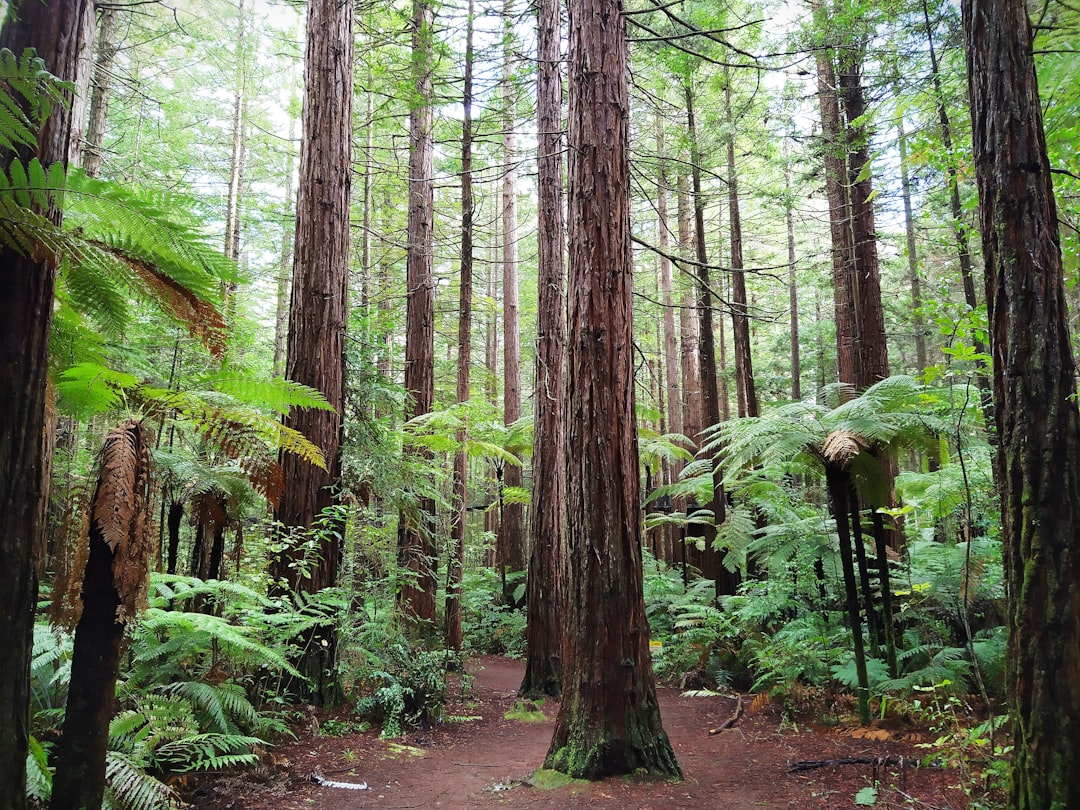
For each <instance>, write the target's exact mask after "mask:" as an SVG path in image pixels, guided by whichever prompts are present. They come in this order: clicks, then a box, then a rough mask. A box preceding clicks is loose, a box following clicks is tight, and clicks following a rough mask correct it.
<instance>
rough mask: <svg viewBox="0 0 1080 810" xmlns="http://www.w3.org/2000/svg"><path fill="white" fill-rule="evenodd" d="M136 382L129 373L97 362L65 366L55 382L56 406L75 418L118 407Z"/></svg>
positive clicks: (87, 416)
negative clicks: (57, 398) (57, 399)
mask: <svg viewBox="0 0 1080 810" xmlns="http://www.w3.org/2000/svg"><path fill="white" fill-rule="evenodd" d="M138 384H139V380H138V379H137V378H135V377H133V376H132V375H130V374H124V373H123V372H120V371H116V370H115V369H112V368H109V367H107V366H101V365H98V364H96V363H78V364H76V365H74V366H71V367H70V368H68V369H66V370H65V371H64V372H63V373H61V374H60V376H59V378H58V379H57V381H56V392H57V395H58V396H59V402H58V406H59V408H60V410H61V411H63V412H64V413H67V414H70V415H71V416H74V417H76V418H77V419H88V418H89V417H91V416H95V415H97V414H101V413H106V412H108V411H110V410H115V409H118V408H119V407H120V405H121V403H122V402H123V401H124V398H125V393H126V392H127V391H129V390H131V389H133V388H135V387H136V386H137V385H138Z"/></svg>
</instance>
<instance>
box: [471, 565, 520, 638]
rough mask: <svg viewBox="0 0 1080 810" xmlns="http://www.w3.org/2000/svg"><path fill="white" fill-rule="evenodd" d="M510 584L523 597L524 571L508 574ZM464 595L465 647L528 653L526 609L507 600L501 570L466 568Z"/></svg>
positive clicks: (517, 594) (518, 597)
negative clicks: (516, 606)
mask: <svg viewBox="0 0 1080 810" xmlns="http://www.w3.org/2000/svg"><path fill="white" fill-rule="evenodd" d="M515 578H516V580H517V582H516V583H515ZM507 584H508V586H509V587H511V588H512V589H513V592H514V598H515V600H520V598H521V592H522V591H523V590H524V586H525V582H524V574H522V573H520V572H519V573H516V574H510V575H507ZM460 598H461V633H462V643H463V645H464V647H465V649H467V650H469V651H470V652H473V653H480V654H483V655H506V656H509V657H510V658H520V657H521V656H522V655H524V654H525V622H526V617H525V613H524V611H522V610H518V609H516V608H514V607H513V606H511V605H507V604H505V602H504V601H503V590H502V582H501V580H500V578H499V575H498V574H496V573H495V572H494V571H492V570H491V569H490V568H479V569H474V570H470V571H466V572H464V575H463V577H462V590H461V596H460Z"/></svg>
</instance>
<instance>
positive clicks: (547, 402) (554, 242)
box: [521, 0, 566, 697]
mask: <svg viewBox="0 0 1080 810" xmlns="http://www.w3.org/2000/svg"><path fill="white" fill-rule="evenodd" d="M561 7H562V4H561V2H560V0H541V1H540V6H539V10H538V19H537V28H536V39H537V55H538V60H539V65H538V72H537V82H536V83H537V87H536V119H537V130H538V132H539V136H538V152H537V170H538V174H539V180H538V186H539V188H538V192H539V201H538V205H539V211H538V218H539V221H540V227H539V231H538V233H537V247H538V249H539V266H538V278H537V282H538V292H537V302H538V309H539V312H538V323H537V339H536V387H535V391H536V393H535V394H534V402H533V497H532V503H531V507H530V508H531V510H532V512H531V519H530V521H529V529H530V531H529V533H530V536H531V538H532V543H531V550H530V556H529V577H528V582H527V585H526V601H527V605H528V609H527V615H528V617H529V619H528V626H527V627H526V639H525V644H526V646H525V677H524V678H523V679H522V681H521V693H522V694H524V695H530V696H534V697H536V696H539V695H557V694H559V692H560V691H561V690H562V664H563V660H562V642H563V633H562V628H563V624H562V617H563V610H562V588H563V575H562V574H563V564H564V557H565V555H564V539H563V510H564V508H565V506H564V505H565V503H566V485H565V473H566V471H565V462H566V458H565V453H564V449H563V396H564V391H563V389H564V372H563V352H564V351H565V348H566V324H565V320H564V315H563V313H564V307H565V302H564V300H563V292H564V288H565V286H566V285H565V281H564V262H563V245H564V239H563V231H564V229H565V223H564V222H563V187H562V183H563V180H562V149H563V143H562V71H561V70H560V62H559V60H560V53H559V46H560V42H561V38H562V37H561V27H562V26H561V24H560V20H559V13H560V11H561Z"/></svg>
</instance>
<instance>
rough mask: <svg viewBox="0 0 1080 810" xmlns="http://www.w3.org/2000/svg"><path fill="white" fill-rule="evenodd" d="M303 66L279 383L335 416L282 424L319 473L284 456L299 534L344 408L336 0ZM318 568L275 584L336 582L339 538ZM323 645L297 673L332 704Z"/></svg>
mask: <svg viewBox="0 0 1080 810" xmlns="http://www.w3.org/2000/svg"><path fill="white" fill-rule="evenodd" d="M307 31H308V36H307V51H306V54H305V63H304V112H303V133H304V134H303V142H302V144H301V148H300V180H299V187H298V193H297V202H296V240H295V251H294V259H293V279H292V300H291V304H290V308H289V341H288V350H287V354H286V363H285V368H286V377H287V378H288V379H290V380H294V381H296V382H299V383H303V384H305V385H309V386H311V387H313V388H316V389H318V390H319V391H321V392H322V393H323V395H324V396H325V397H326V400H327V402H329V403H330V405H331V406H332V407H333V410H316V409H314V408H308V409H304V410H298V411H295V412H294V413H292V414H290V415H289V417H288V419H287V420H286V423H287V424H288V425H289V427H292V428H295V429H296V430H298V431H300V432H301V433H303V434H304V435H305V436H307V437H308V438H309V439H311V441H313V442H314V443H315V444H316V445H318V446H319V447H320V448H321V449H322V451H323V456H324V458H325V460H326V467H325V469H322V468H319V467H316V466H314V465H313V464H311V463H309V462H307V461H305V460H304V459H302V458H300V457H299V456H298V455H296V454H295V453H283V454H282V458H281V465H282V469H283V472H284V480H285V482H286V486H285V491H284V493H283V494H282V497H281V501H280V503H279V504H278V507H277V510H276V512H275V517H276V518H277V520H278V521H280V522H281V523H282V524H283V525H284V526H285V527H287V528H288V529H290V530H296V531H298V532H300V533H305V532H307V531H310V530H311V529H312V528H313V527H314V526H313V524H314V523H315V521H316V519H317V518H318V516H319V515H320V513H322V512H323V510H324V509H326V508H327V507H329V506H330V505H331V504H333V502H334V497H333V493H332V491H331V487H332V486H333V485H334V484H335V483H336V481H337V479H338V477H339V474H340V469H341V458H340V446H341V420H342V413H343V408H344V399H345V374H344V371H345V326H346V321H347V305H348V267H349V196H350V195H349V192H350V187H351V183H350V180H351V172H352V148H351V144H352V96H353V59H352V54H353V15H352V6H351V5H350V4H348V3H345V4H342V3H337V2H334V0H313V2H311V3H310V4H309V5H308V14H307ZM317 541H318V559H317V560H316V561H315V562H314V563H313V565H312V566H311V567H310V568H309V570H308V571H307V572H306V573H307V574H308V576H306V577H305V576H304V573H305V572H304V571H303V566H302V565H301V558H302V555H303V551H301V550H299V548H298V547H297V546H295V545H291V546H290V547H289V548H286V549H285V550H283V551H282V552H280V553H279V554H278V555H277V556H276V557H275V558H274V559H273V561H272V569H271V570H272V573H273V575H274V577H275V578H276V579H277V580H278V581H279V582H281V583H283V585H284V586H285V587H287V588H288V589H289V590H291V591H294V592H297V591H304V592H307V593H314V592H317V591H319V590H322V589H323V588H326V587H329V586H331V585H333V584H335V582H336V581H337V571H338V567H339V565H340V562H341V551H342V549H341V537H340V533H337V532H334V531H328V530H324V531H320V532H319V533H318V534H317ZM324 630H325V632H326V634H327V635H326V636H325V637H324V638H323V640H325V641H326V642H327V643H326V644H322V643H318V644H305V650H306V652H305V655H304V658H303V659H302V660H301V661H300V662H298V663H299V666H298V669H300V671H301V672H302V673H303V674H304V675H306V676H307V677H308V678H309V679H310V681H309V686H308V687H307V688H308V689H310V690H311V692H310V695H309V697H310V698H311V699H312V700H315V701H319V702H324V703H325V702H331V701H332V700H333V699H334V696H335V693H336V691H337V687H336V681H335V679H334V677H333V676H332V675H329V676H328V674H327V673H332V672H333V671H334V669H335V666H336V665H335V652H336V645H335V644H334V639H333V633H332V630H331V629H330V628H324Z"/></svg>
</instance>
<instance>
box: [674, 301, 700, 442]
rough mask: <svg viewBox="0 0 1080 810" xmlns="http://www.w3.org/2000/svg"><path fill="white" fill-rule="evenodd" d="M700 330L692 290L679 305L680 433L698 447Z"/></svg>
mask: <svg viewBox="0 0 1080 810" xmlns="http://www.w3.org/2000/svg"><path fill="white" fill-rule="evenodd" d="M700 333H701V319H700V318H699V317H698V313H697V298H696V296H695V295H694V294H692V293H685V294H684V295H683V297H682V300H681V306H680V307H679V336H680V337H681V345H680V359H681V366H682V393H683V408H682V422H683V432H684V433H685V434H686V437H687V438H688V439H690V441H691V442H692V443H693V444H694V446H695V447H697V445H698V443H699V442H700V441H701V436H700V435H698V434H700V433H701V428H702V418H703V417H702V405H701V368H700V366H699V365H698V354H699V350H698V343H699V340H698V336H699V335H700Z"/></svg>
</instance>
